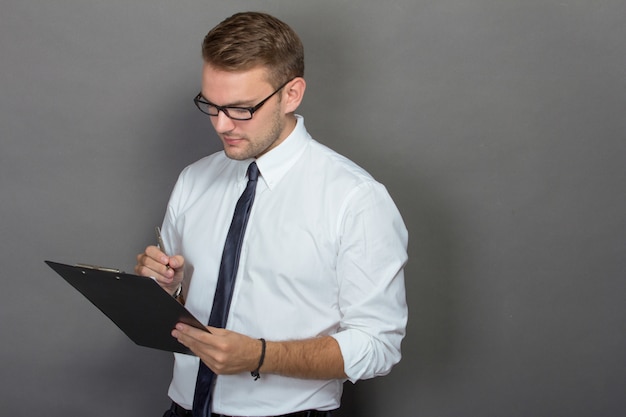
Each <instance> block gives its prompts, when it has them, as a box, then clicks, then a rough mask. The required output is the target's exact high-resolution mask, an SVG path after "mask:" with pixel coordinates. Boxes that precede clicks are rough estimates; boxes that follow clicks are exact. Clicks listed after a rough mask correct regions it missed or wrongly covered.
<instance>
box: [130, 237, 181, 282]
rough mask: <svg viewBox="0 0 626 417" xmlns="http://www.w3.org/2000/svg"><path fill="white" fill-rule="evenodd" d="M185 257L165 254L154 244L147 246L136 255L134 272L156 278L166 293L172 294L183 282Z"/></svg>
mask: <svg viewBox="0 0 626 417" xmlns="http://www.w3.org/2000/svg"><path fill="white" fill-rule="evenodd" d="M184 264H185V259H184V258H183V257H182V256H181V255H176V256H167V255H166V254H165V253H163V252H162V251H161V250H160V249H159V248H158V247H156V246H148V247H147V248H146V251H145V252H144V253H140V254H139V255H137V265H135V274H137V275H142V276H145V277H152V278H154V279H156V281H157V282H158V283H159V285H160V286H161V287H162V288H163V289H164V290H165V291H167V292H168V293H170V294H174V292H176V290H177V289H178V287H179V286H180V284H181V283H182V282H183V266H184Z"/></svg>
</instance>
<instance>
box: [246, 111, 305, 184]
mask: <svg viewBox="0 0 626 417" xmlns="http://www.w3.org/2000/svg"><path fill="white" fill-rule="evenodd" d="M310 139H311V136H310V135H309V133H308V132H307V131H306V128H305V127H304V118H303V117H302V116H300V115H296V127H295V128H294V129H293V131H292V132H291V133H290V134H289V136H287V138H285V140H284V141H283V142H282V143H281V144H280V145H278V146H277V147H275V148H274V149H272V150H271V151H269V152H267V153H266V154H264V155H261V157H260V158H258V159H257V160H256V164H257V166H258V167H259V172H260V173H261V178H263V181H264V182H265V184H267V187H268V188H269V189H270V190H271V189H273V188H274V187H275V186H276V185H277V184H278V183H279V182H280V180H281V179H282V178H283V177H284V176H285V174H287V172H288V171H289V169H290V168H291V167H292V166H293V165H294V164H295V163H296V161H297V160H298V158H299V157H300V155H302V153H303V152H304V149H305V146H306V144H307V143H308V141H309V140H310ZM244 175H245V172H244Z"/></svg>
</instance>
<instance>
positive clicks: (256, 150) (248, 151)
mask: <svg viewBox="0 0 626 417" xmlns="http://www.w3.org/2000/svg"><path fill="white" fill-rule="evenodd" d="M280 116H281V115H280V112H279V111H276V112H275V113H274V115H273V118H272V120H271V124H272V127H271V129H270V130H269V131H268V132H266V133H265V134H264V135H263V136H261V137H259V138H256V139H253V140H250V138H249V137H247V136H243V137H242V139H244V141H245V143H246V144H247V145H248V146H247V147H246V148H245V149H241V148H237V149H228V147H227V146H226V145H225V147H224V152H225V153H226V156H227V157H228V158H230V159H234V160H237V161H244V160H246V159H250V158H258V157H259V156H261V155H263V154H264V153H266V152H267V151H268V150H270V149H272V148H273V147H274V144H275V143H276V142H277V141H278V140H279V139H280V136H281V134H282V133H283V130H284V128H285V122H284V121H283V120H282V119H281V117H280Z"/></svg>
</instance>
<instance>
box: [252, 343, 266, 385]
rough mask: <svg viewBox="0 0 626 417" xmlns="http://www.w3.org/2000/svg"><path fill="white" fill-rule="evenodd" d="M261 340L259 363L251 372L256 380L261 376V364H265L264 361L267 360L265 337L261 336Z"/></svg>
mask: <svg viewBox="0 0 626 417" xmlns="http://www.w3.org/2000/svg"><path fill="white" fill-rule="evenodd" d="M259 340H260V341H261V358H260V359H259V365H258V366H257V367H256V369H255V370H254V371H252V372H250V375H252V378H254V380H255V381H256V380H257V379H259V378H261V374H260V373H259V370H260V369H261V366H263V361H264V360H265V339H263V338H260V339H259Z"/></svg>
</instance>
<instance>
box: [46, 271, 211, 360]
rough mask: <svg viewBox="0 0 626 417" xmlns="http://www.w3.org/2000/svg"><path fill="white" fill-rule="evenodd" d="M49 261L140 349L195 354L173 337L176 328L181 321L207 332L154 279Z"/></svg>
mask: <svg viewBox="0 0 626 417" xmlns="http://www.w3.org/2000/svg"><path fill="white" fill-rule="evenodd" d="M45 262H46V264H48V266H49V267H50V268H52V269H53V270H55V271H56V272H57V273H58V274H59V275H61V277H63V279H65V280H66V281H67V282H68V283H69V284H70V285H71V286H73V287H74V288H76V289H77V290H78V291H79V292H80V293H81V294H83V295H84V296H85V297H86V298H87V299H88V300H89V301H91V302H92V303H93V304H94V305H95V306H96V307H98V308H99V309H100V311H102V312H103V313H104V314H105V315H106V316H107V317H108V318H109V319H111V321H113V323H115V324H116V325H117V327H119V328H120V329H121V330H122V331H123V332H124V333H125V334H126V335H127V336H128V337H129V338H130V339H131V340H132V341H133V342H135V343H136V344H138V345H140V346H146V347H150V348H154V349H160V350H166V351H169V352H178V353H185V354H188V355H193V353H192V352H191V351H190V350H189V349H188V348H187V347H186V346H184V345H182V344H181V343H179V342H178V340H176V339H175V338H174V337H172V335H171V332H172V329H174V326H175V325H176V323H179V322H181V323H185V324H188V325H190V326H193V327H196V328H198V329H201V330H205V331H207V330H206V328H205V326H204V325H203V324H202V323H200V321H198V320H197V319H196V318H195V317H194V316H193V315H192V314H191V313H190V312H189V311H188V310H187V309H186V308H185V307H184V306H183V305H182V304H180V303H179V302H178V301H176V300H175V299H174V297H172V296H171V295H169V294H168V293H167V292H165V291H163V289H162V288H161V287H160V286H159V284H158V283H157V282H156V281H155V280H154V279H152V278H148V277H142V276H138V275H132V274H127V273H124V272H121V271H118V270H116V269H112V268H100V267H95V266H89V265H81V264H79V265H74V266H73V265H65V264H61V263H58V262H52V261H45Z"/></svg>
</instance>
